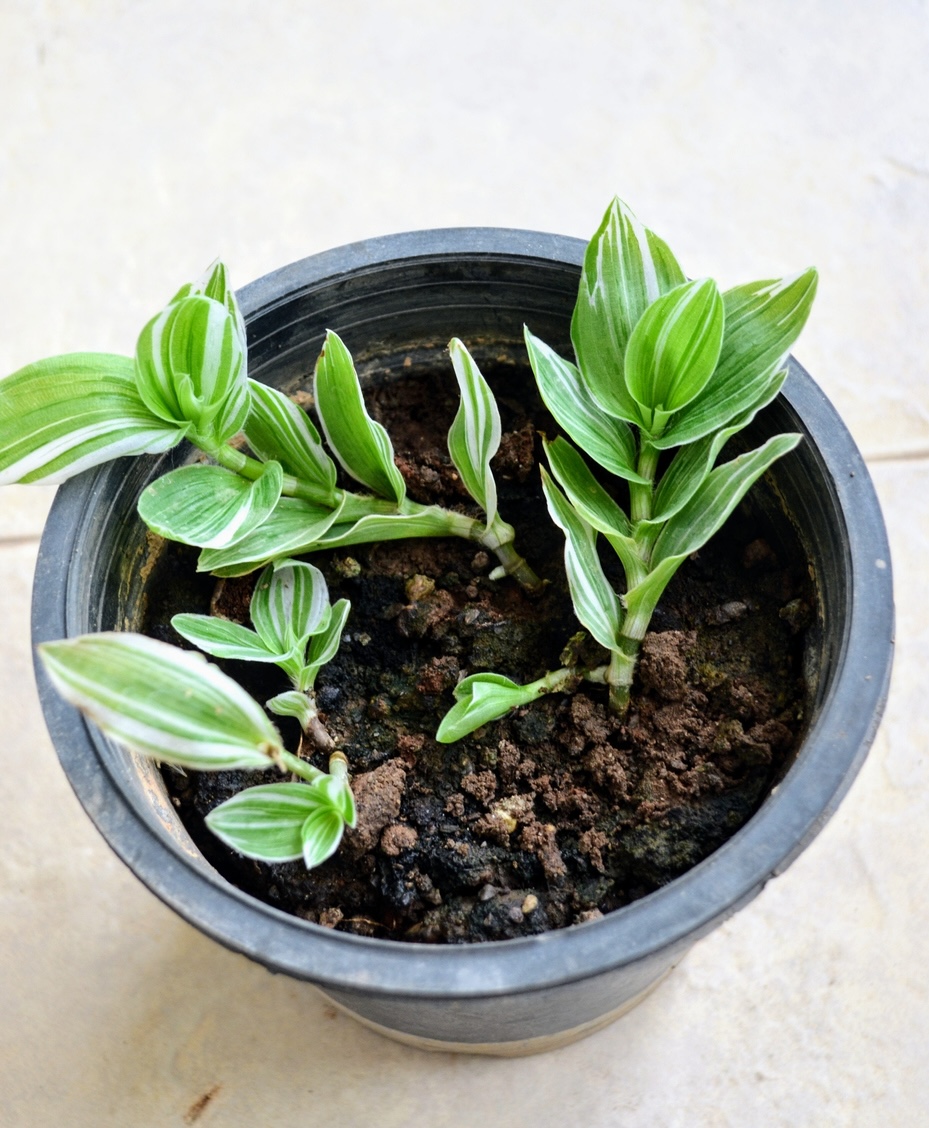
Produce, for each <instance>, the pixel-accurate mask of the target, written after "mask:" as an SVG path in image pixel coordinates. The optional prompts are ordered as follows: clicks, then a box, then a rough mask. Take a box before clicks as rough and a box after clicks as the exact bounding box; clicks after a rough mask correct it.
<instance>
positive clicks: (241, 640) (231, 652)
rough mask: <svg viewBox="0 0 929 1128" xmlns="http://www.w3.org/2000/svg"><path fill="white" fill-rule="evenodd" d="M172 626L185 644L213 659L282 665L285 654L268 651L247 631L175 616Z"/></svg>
mask: <svg viewBox="0 0 929 1128" xmlns="http://www.w3.org/2000/svg"><path fill="white" fill-rule="evenodd" d="M171 626H172V627H174V629H175V630H176V631H177V633H178V634H179V635H180V636H181V637H182V638H186V639H187V641H188V642H192V643H193V644H194V646H199V648H200V649H201V650H205V651H206V653H207V654H212V655H213V657H214V658H234V659H236V660H237V661H240V662H282V661H284V660H285V659H286V658H287V656H288V655H287V652H286V651H283V650H281V651H274V650H269V649H268V647H267V646H266V645H265V643H264V642H263V640H262V639H261V638H260V637H259V636H258V635H257V634H256V633H255V632H254V631H250V630H249V629H248V627H243V626H242V625H241V624H239V623H233V622H230V621H229V620H228V619H220V618H218V617H217V616H215V615H192V614H183V615H175V616H174V617H173V618H172V620H171Z"/></svg>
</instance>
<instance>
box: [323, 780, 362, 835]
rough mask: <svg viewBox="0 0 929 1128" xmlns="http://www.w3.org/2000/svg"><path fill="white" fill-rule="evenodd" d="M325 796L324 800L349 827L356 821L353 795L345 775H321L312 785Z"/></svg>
mask: <svg viewBox="0 0 929 1128" xmlns="http://www.w3.org/2000/svg"><path fill="white" fill-rule="evenodd" d="M314 786H315V787H316V788H317V790H318V791H319V792H321V794H323V795H324V796H325V797H326V802H327V803H328V804H329V806H330V807H331V808H332V809H333V811H335V812H336V813H337V814H338V815H339V817H340V818H341V819H342V821H343V822H344V823H345V824H346V825H347V826H350V827H354V826H355V825H356V823H357V822H358V815H357V812H356V810H355V796H354V795H353V794H352V789H351V786H350V784H349V782H348V777H347V774H346V775H336V774H335V773H332V774H331V775H324V776H321V777H320V778H319V779H318V780H317V781H316V783H315V785H314Z"/></svg>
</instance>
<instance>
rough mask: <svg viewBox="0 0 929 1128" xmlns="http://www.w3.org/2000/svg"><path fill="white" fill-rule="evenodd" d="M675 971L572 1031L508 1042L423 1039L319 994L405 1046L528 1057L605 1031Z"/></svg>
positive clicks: (420, 1048) (338, 1007) (435, 1051)
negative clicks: (382, 1023)
mask: <svg viewBox="0 0 929 1128" xmlns="http://www.w3.org/2000/svg"><path fill="white" fill-rule="evenodd" d="M673 970H674V967H669V968H668V969H667V970H666V971H663V972H662V973H661V975H659V976H658V978H657V979H655V980H653V981H652V982H651V983H649V985H648V986H647V987H646V988H645V990H644V991H640V992H639V993H638V995H634V996H633V997H632V998H631V999H627V1000H626V1001H625V1002H624V1003H622V1004H621V1005H620V1006H618V1007H616V1008H615V1009H614V1010H611V1011H609V1012H608V1013H607V1014H602V1015H600V1016H599V1017H597V1018H594V1019H591V1020H590V1021H589V1022H582V1023H581V1024H580V1025H579V1026H572V1027H571V1028H570V1030H559V1031H558V1032H557V1033H555V1034H542V1035H540V1036H539V1037H538V1038H519V1039H515V1040H513V1041H508V1042H446V1041H444V1040H442V1039H441V1038H423V1037H420V1036H419V1035H417V1034H407V1033H405V1032H404V1031H402V1030H391V1029H390V1027H388V1026H382V1025H381V1024H380V1023H379V1022H374V1021H372V1020H371V1019H370V1018H365V1017H364V1016H363V1015H360V1014H357V1013H356V1012H355V1011H353V1010H350V1009H349V1008H348V1007H347V1006H345V1004H344V1003H340V1002H338V1001H337V1000H336V999H333V998H332V996H331V995H328V994H327V993H326V992H325V991H323V990H321V989H320V994H322V995H323V996H324V998H325V999H326V1001H327V1002H329V1003H331V1004H332V1005H333V1006H334V1007H336V1008H337V1009H338V1010H340V1011H341V1012H342V1013H343V1014H345V1015H348V1017H349V1018H351V1019H354V1021H355V1022H360V1023H361V1025H362V1026H366V1027H367V1028H368V1029H369V1030H373V1031H375V1033H377V1034H381V1035H383V1036H384V1037H385V1038H390V1039H391V1041H393V1042H402V1043H403V1044H404V1045H405V1046H413V1047H414V1048H415V1049H417V1050H428V1051H430V1052H431V1053H443V1054H481V1055H483V1056H485V1057H529V1056H530V1055H531V1054H544V1053H548V1051H549V1050H560V1049H561V1047H562V1046H570V1045H571V1043H572V1042H579V1041H580V1040H581V1039H582V1038H587V1037H589V1036H590V1035H591V1034H596V1033H597V1031H598V1030H603V1029H604V1027H607V1026H609V1025H610V1024H611V1023H613V1022H615V1021H616V1020H617V1019H619V1018H622V1017H623V1015H624V1014H628V1013H629V1011H631V1010H632V1009H633V1008H634V1007H637V1006H638V1005H639V1003H641V1002H642V1001H643V1000H644V999H646V998H647V997H648V996H649V995H650V994H651V993H652V991H654V990H655V988H656V987H659V986H660V985H661V984H662V983H664V981H665V980H666V979H667V978H668V976H669V975H670V974H671V972H672V971H673Z"/></svg>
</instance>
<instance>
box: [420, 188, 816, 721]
mask: <svg viewBox="0 0 929 1128" xmlns="http://www.w3.org/2000/svg"><path fill="white" fill-rule="evenodd" d="M816 279H817V276H816V271H815V270H812V269H809V270H806V271H803V272H802V273H800V274H797V275H794V276H792V277H789V278H783V279H776V280H766V281H761V282H750V283H748V284H746V285H743V286H736V287H734V288H733V289H730V290H726V291H724V292H720V290H719V289H718V287H717V285H716V283H715V282H714V281H712V280H711V279H708V278H705V279H699V280H696V281H687V280H686V278H685V276H684V273H683V271H682V270H681V268H680V266H679V265H678V263H677V260H676V259H675V258H674V256H673V254H672V253H671V251H670V249H669V248H668V246H667V245H666V244H665V243H664V242H663V241H662V240H661V239H659V238H658V236H657V235H655V234H654V233H653V232H652V231H649V230H648V229H647V228H644V227H643V226H642V225H641V224H640V223H639V222H638V220H636V218H635V216H634V215H633V214H632V212H631V211H630V210H629V209H628V208H627V207H626V206H625V205H624V204H623V203H622V202H621V201H619V200H614V202H613V203H612V204H611V205H610V207H609V208H608V210H607V212H606V215H605V216H604V218H603V222H602V223H601V225H600V227H599V229H598V230H597V232H596V234H595V235H594V237H593V239H592V240H591V242H590V244H589V245H588V248H587V251H586V254H585V256H584V265H583V270H582V273H581V281H580V288H579V293H578V299H577V304H576V306H575V309H574V316H573V319H572V323H571V340H572V344H573V346H574V353H575V357H576V360H577V363H576V364H573V363H571V361H569V360H566V359H564V358H563V357H561V356H559V355H558V354H557V353H555V352H554V351H553V350H552V349H551V348H549V347H548V345H546V344H544V343H543V342H542V341H540V340H539V339H538V338H536V337H535V336H533V334H532V333H531V332H530V331H529V329H528V328H527V329H526V331H525V339H526V346H527V349H528V351H529V359H530V362H531V364H532V368H533V372H534V373H535V377H536V382H537V384H538V387H539V391H540V393H541V396H542V399H543V400H544V402H545V404H546V406H547V407H548V409H549V410H550V411H551V413H552V415H553V416H554V418H555V420H556V421H557V423H558V424H559V426H560V427H561V429H562V430H563V431H564V433H565V435H567V436H568V438H564V437H560V436H559V437H557V438H555V439H553V440H550V441H549V440H546V442H545V450H546V454H547V457H548V462H549V466H550V468H551V471H550V472H547V471H546V470H544V469H543V470H542V482H543V488H544V491H545V497H546V501H547V503H548V509H549V513H550V514H551V516H552V519H553V520H554V522H555V524H557V525H558V526H559V528H560V529H561V530H562V531H563V533H564V536H565V569H566V572H567V579H568V585H569V588H570V592H571V598H572V601H573V603H574V609H575V612H576V614H577V617H578V619H579V621H580V622H581V624H582V625H583V626H584V628H585V629H586V630H587V631H588V632H589V633H590V634H591V635H592V636H593V638H594V639H595V640H596V641H597V642H598V643H599V644H600V645H601V646H602V647H604V649H605V650H606V651H607V652H608V654H609V661H608V662H607V663H605V664H604V665H602V666H598V667H596V668H595V669H581V668H578V667H570V666H569V667H565V668H562V669H560V670H555V671H552V672H549V673H547V674H545V675H544V676H543V677H542V678H540V679H538V680H537V681H535V682H532V683H531V684H529V685H524V686H519V685H516V684H515V683H514V682H512V681H510V680H509V679H507V678H504V677H501V676H500V675H499V674H489V673H488V674H484V673H481V674H475V675H472V676H471V677H468V678H466V679H465V680H464V681H462V682H461V683H460V685H459V686H458V687H457V689H456V691H455V697H456V704H455V705H454V706H453V708H452V709H451V711H450V712H449V713H448V714H447V715H446V717H445V718H444V719H443V721H442V724H441V726H440V728H439V732H438V738H439V739H440V740H442V741H452V740H457V739H459V738H460V737H462V736H464V735H466V734H467V733H469V732H472V731H474V729H476V728H478V727H480V726H481V725H483V724H486V723H487V722H488V721H490V720H493V719H496V718H499V717H502V716H504V715H505V714H506V713H508V712H509V711H510V710H511V709H513V708H518V707H520V706H522V705H525V704H527V703H528V702H529V701H532V700H534V699H535V698H536V697H538V696H540V695H542V694H545V693H552V692H555V691H561V690H565V689H571V688H573V687H574V686H575V685H576V684H577V683H578V682H579V681H581V680H589V681H593V682H603V683H606V685H607V686H608V692H609V705H610V708H611V709H612V710H613V711H615V712H616V713H618V714H620V715H622V714H624V713H625V712H626V710H627V709H628V705H629V693H630V687H631V686H632V681H633V676H634V673H635V667H636V659H637V657H638V653H639V648H640V647H641V644H642V641H643V639H644V638H645V633H646V631H647V629H648V625H649V622H650V621H651V617H652V613H653V612H654V610H655V606H656V604H657V603H658V600H659V599H660V598H661V596H662V593H663V592H664V590H665V588H666V587H667V585H668V583H669V581H670V580H671V578H672V576H673V575H674V574H675V572H676V571H677V570H678V568H679V567H680V566H681V564H682V563H683V562H684V561H685V560H686V559H687V557H688V556H690V555H691V554H692V553H694V552H696V551H697V550H698V549H700V548H701V547H702V546H703V545H705V544H706V543H707V541H708V540H709V539H710V537H712V536H713V535H714V533H716V532H717V531H718V530H719V529H720V528H721V527H722V525H723V524H724V523H725V521H726V520H727V518H728V517H729V515H730V514H731V513H732V511H733V510H734V509H735V507H736V506H737V505H738V504H739V502H740V501H741V500H742V498H743V497H744V496H745V494H746V493H747V491H748V490H749V489H750V488H751V486H752V485H753V483H754V482H756V481H757V479H758V478H759V477H761V475H762V474H764V473H765V471H767V470H768V468H769V467H770V466H771V465H772V464H773V463H774V462H775V461H776V460H777V459H779V458H781V457H783V456H784V455H785V454H787V453H788V451H790V450H792V449H793V448H794V447H795V446H796V445H797V443H798V442H799V441H800V438H801V436H800V435H798V434H782V435H775V436H774V437H772V438H770V439H768V440H767V442H765V443H764V444H763V445H761V446H760V447H758V448H756V449H754V450H750V451H747V452H745V453H742V454H739V455H738V457H736V458H733V459H731V460H729V461H726V462H722V463H719V464H717V462H718V459H719V456H720V454H721V452H722V450H723V448H724V446H725V445H726V443H727V442H728V441H729V439H730V438H732V437H733V436H734V435H735V434H737V433H738V432H740V431H742V430H743V429H744V428H745V427H747V426H748V424H749V423H751V421H752V420H753V419H754V418H755V416H756V414H757V413H758V412H759V411H760V410H761V409H762V408H763V407H765V406H767V405H768V404H769V403H770V402H771V401H772V400H773V399H774V397H775V396H776V395H777V394H778V392H779V391H780V388H781V385H782V384H783V382H784V379H785V377H786V370H785V368H784V364H785V360H786V357H787V353H788V350H789V349H790V347H791V345H792V344H793V342H794V341H795V340H796V338H797V336H798V335H799V333H800V331H801V329H802V328H803V325H804V323H805V322H806V319H807V316H808V314H809V311H810V306H811V304H812V301H813V297H814V294H815V291H816ZM568 439H571V440H573V443H574V444H576V446H575V445H572V442H569V441H568ZM578 448H580V450H582V451H584V452H585V454H586V455H587V457H588V458H590V459H591V460H592V461H593V462H594V463H596V464H597V467H598V468H599V472H598V473H595V472H594V471H593V470H592V469H591V467H590V465H589V464H588V462H587V460H586V459H585V457H584V456H583V455H582V454H581V453H579V450H578ZM662 459H664V461H662ZM614 479H621V480H622V481H624V482H625V483H628V494H629V506H628V510H627V509H624V508H623V506H622V505H621V504H620V502H619V501H618V500H617V493H618V491H617V490H616V489H615V482H614ZM604 483H606V484H604ZM601 537H602V538H603V541H605V542H606V545H607V546H608V548H609V549H610V550H612V551H613V552H614V553H615V554H616V556H617V557H618V560H619V563H620V565H621V568H622V571H623V573H624V575H625V585H624V589H623V590H622V591H617V590H616V589H614V587H613V585H612V584H611V583H610V581H609V580H608V579H607V576H606V573H605V571H604V568H603V565H602V563H601V558H600V552H599V548H600V538H601Z"/></svg>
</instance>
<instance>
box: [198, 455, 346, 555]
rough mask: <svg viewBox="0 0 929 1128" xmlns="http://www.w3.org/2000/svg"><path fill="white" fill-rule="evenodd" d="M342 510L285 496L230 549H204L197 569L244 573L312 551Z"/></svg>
mask: <svg viewBox="0 0 929 1128" xmlns="http://www.w3.org/2000/svg"><path fill="white" fill-rule="evenodd" d="M269 465H270V463H269ZM339 511H340V510H339V507H336V508H335V509H328V508H325V507H323V506H319V505H313V504H312V503H311V502H309V501H304V500H303V499H302V498H295V497H282V498H281V499H280V501H279V502H278V503H277V505H276V506H275V507H274V510H273V511H272V512H271V513H270V514H269V516H268V517H267V518H266V519H265V521H264V522H263V523H262V524H261V525H259V527H258V528H257V529H253V530H252V532H250V533H249V534H248V535H247V536H245V537H242V539H241V540H239V541H237V542H236V543H235V544H233V545H231V546H230V547H229V548H219V549H212V548H210V549H204V551H203V552H201V553H200V557H199V559H198V561H197V571H198V572H212V573H213V574H214V575H217V576H245V575H247V574H248V573H249V572H254V571H255V569H256V568H262V567H264V565H265V564H267V563H268V562H269V561H270V560H276V559H278V558H280V557H283V556H291V555H293V554H296V553H300V552H309V551H310V550H311V549H312V548H313V547H314V545H316V544H317V542H318V540H319V538H320V537H321V536H323V535H325V533H326V531H327V530H328V529H329V528H330V526H331V525H332V524H333V522H334V521H335V520H336V518H337V517H338V515H339Z"/></svg>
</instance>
